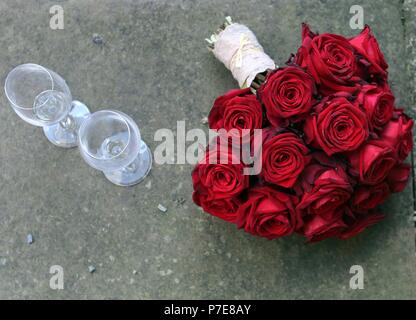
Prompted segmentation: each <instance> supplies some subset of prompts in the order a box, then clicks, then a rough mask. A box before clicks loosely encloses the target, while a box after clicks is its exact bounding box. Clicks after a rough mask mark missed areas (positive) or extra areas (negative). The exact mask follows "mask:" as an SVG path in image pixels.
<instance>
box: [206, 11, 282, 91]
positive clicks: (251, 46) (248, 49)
mask: <svg viewBox="0 0 416 320" xmlns="http://www.w3.org/2000/svg"><path fill="white" fill-rule="evenodd" d="M207 42H208V43H209V48H210V49H211V50H212V52H213V54H214V56H215V57H216V58H217V59H218V60H219V61H221V62H222V63H223V64H224V65H225V66H226V67H227V69H228V70H230V71H231V73H232V75H233V77H234V79H236V80H237V81H238V84H239V86H240V88H247V87H251V86H252V83H253V81H254V80H255V78H256V76H257V75H258V74H261V73H264V72H266V71H267V70H270V69H271V70H273V69H275V68H276V64H275V63H274V61H273V60H272V59H271V58H270V57H269V56H268V55H267V54H266V53H265V52H264V50H263V47H262V46H261V45H260V43H259V42H258V40H257V38H256V36H255V35H254V33H253V32H252V31H251V30H250V29H249V28H247V27H246V26H245V25H242V24H239V23H233V22H232V21H231V18H230V17H227V18H226V22H225V23H224V24H223V26H222V27H221V28H220V29H219V30H218V31H217V33H216V34H213V35H212V36H211V38H210V39H207ZM255 86H256V85H254V88H253V89H256V88H255Z"/></svg>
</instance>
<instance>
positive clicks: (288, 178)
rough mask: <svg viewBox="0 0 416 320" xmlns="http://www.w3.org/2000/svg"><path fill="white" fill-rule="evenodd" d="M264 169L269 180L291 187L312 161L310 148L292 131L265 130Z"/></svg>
mask: <svg viewBox="0 0 416 320" xmlns="http://www.w3.org/2000/svg"><path fill="white" fill-rule="evenodd" d="M263 132H264V133H263V138H264V140H263V149H262V171H261V173H260V175H261V176H262V177H263V179H264V180H265V181H267V182H270V183H274V184H276V185H278V186H281V187H284V188H291V187H292V186H293V185H294V184H295V182H296V180H297V179H298V177H299V175H300V174H301V173H302V171H303V169H304V168H305V165H307V164H308V163H309V161H310V156H309V149H308V147H306V145H305V144H304V142H303V140H302V139H300V138H299V137H298V136H297V135H296V134H294V133H292V132H285V133H276V130H274V129H272V130H264V131H263Z"/></svg>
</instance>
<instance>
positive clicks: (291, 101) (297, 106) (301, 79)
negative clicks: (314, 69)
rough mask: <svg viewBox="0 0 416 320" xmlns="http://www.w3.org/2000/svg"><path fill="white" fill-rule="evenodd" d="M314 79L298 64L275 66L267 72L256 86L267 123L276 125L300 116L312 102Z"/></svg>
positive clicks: (301, 116)
mask: <svg viewBox="0 0 416 320" xmlns="http://www.w3.org/2000/svg"><path fill="white" fill-rule="evenodd" d="M315 91H316V89H315V83H314V81H313V79H312V77H311V76H310V75H309V74H307V73H306V72H305V71H303V70H302V69H301V68H298V67H286V68H282V69H277V70H275V71H272V72H271V73H270V74H268V76H267V78H266V81H265V82H264V83H263V85H262V86H261V87H260V89H259V90H258V95H259V97H260V100H261V101H262V103H263V104H264V106H265V108H266V112H267V118H268V119H269V121H270V123H271V124H272V125H273V126H275V127H279V126H281V125H287V124H288V123H286V121H290V122H298V121H300V120H303V119H304V118H305V117H306V116H307V115H308V114H309V111H310V110H311V108H312V105H313V103H314V98H313V95H314V94H315Z"/></svg>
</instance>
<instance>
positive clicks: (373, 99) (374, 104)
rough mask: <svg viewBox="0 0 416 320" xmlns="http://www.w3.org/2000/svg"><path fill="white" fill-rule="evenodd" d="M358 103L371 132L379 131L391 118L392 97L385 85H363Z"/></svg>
mask: <svg viewBox="0 0 416 320" xmlns="http://www.w3.org/2000/svg"><path fill="white" fill-rule="evenodd" d="M358 102H359V103H360V105H361V106H362V107H363V109H364V110H365V112H366V114H367V117H368V120H369V125H370V129H371V130H381V129H382V128H383V126H384V125H386V123H387V122H389V121H390V119H391V118H392V116H393V110H394V96H393V94H392V93H391V91H390V88H389V87H388V86H387V85H386V86H384V87H379V86H377V85H370V84H368V85H363V86H362V87H361V90H360V93H359V94H358Z"/></svg>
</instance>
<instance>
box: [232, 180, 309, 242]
mask: <svg viewBox="0 0 416 320" xmlns="http://www.w3.org/2000/svg"><path fill="white" fill-rule="evenodd" d="M296 201H297V199H296V197H294V196H290V195H288V194H285V193H282V192H279V191H276V190H274V189H272V188H270V187H266V186H264V187H255V188H253V189H251V190H250V193H249V195H248V199H247V201H246V202H245V203H244V204H243V205H242V206H241V207H240V209H239V210H238V217H237V225H238V227H239V228H244V230H245V231H247V232H249V233H251V234H253V235H257V236H261V237H265V238H268V239H275V238H280V237H283V236H287V235H290V234H292V233H293V232H294V231H295V229H297V228H298V227H299V226H300V224H301V220H300V219H299V215H298V213H297V212H296V210H295V205H296Z"/></svg>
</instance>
